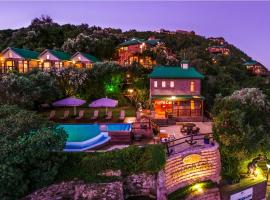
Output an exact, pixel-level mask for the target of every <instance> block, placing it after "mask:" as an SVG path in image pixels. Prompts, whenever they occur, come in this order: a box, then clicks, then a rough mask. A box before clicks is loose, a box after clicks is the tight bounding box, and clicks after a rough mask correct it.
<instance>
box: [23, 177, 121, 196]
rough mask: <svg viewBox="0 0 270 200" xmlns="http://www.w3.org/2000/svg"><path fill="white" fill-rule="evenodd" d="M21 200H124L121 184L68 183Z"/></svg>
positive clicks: (44, 189)
mask: <svg viewBox="0 0 270 200" xmlns="http://www.w3.org/2000/svg"><path fill="white" fill-rule="evenodd" d="M22 200H124V196H123V184H122V183H121V182H113V183H103V184H86V183H84V182H82V181H70V182H62V183H59V184H54V185H51V186H49V187H46V188H43V189H40V190H37V191H36V192H34V193H32V194H30V195H28V196H27V197H25V198H23V199H22Z"/></svg>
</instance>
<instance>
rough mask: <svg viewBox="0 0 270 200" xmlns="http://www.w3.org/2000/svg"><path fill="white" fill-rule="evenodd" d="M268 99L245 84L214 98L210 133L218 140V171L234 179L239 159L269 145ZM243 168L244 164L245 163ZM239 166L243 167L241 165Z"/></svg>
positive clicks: (238, 166) (249, 156)
mask: <svg viewBox="0 0 270 200" xmlns="http://www.w3.org/2000/svg"><path fill="white" fill-rule="evenodd" d="M269 114H270V111H269V102H268V100H267V99H266V96H265V95H264V94H263V93H262V92H261V91H260V90H258V89H256V88H245V89H242V90H239V91H235V92H234V93H233V94H232V95H230V96H228V97H225V98H220V99H218V100H217V102H216V104H215V107H214V116H215V117H214V137H215V139H216V140H217V141H218V142H219V144H220V153H221V161H222V175H223V177H224V178H227V179H230V180H238V179H239V178H240V172H241V168H242V165H243V163H245V161H246V160H249V159H252V158H254V157H256V156H258V154H259V153H261V154H268V152H269V146H270V135H269V131H270V124H269ZM245 168H246V170H247V166H245ZM242 169H243V168H242Z"/></svg>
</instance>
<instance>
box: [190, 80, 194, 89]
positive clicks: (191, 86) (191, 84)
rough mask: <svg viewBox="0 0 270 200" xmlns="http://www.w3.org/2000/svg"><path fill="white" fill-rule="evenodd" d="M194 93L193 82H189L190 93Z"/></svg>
mask: <svg viewBox="0 0 270 200" xmlns="http://www.w3.org/2000/svg"><path fill="white" fill-rule="evenodd" d="M194 91H195V82H194V81H191V82H190V92H194Z"/></svg>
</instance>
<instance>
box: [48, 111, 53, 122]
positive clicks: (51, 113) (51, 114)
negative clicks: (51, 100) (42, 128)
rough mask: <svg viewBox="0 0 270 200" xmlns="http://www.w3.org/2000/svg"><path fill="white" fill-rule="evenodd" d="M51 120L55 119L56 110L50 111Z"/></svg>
mask: <svg viewBox="0 0 270 200" xmlns="http://www.w3.org/2000/svg"><path fill="white" fill-rule="evenodd" d="M48 118H49V120H52V119H54V118H55V110H52V111H51V112H50V115H49V117H48Z"/></svg>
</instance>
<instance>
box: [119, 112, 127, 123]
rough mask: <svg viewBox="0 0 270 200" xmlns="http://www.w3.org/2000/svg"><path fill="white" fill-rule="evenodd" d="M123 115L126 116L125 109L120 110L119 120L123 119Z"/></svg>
mask: <svg viewBox="0 0 270 200" xmlns="http://www.w3.org/2000/svg"><path fill="white" fill-rule="evenodd" d="M125 116H126V113H125V110H121V112H120V116H119V120H121V121H124V119H125Z"/></svg>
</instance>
